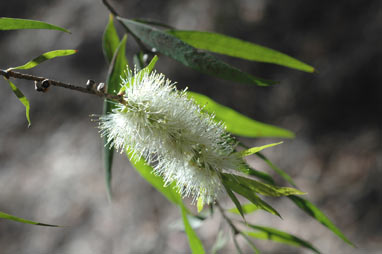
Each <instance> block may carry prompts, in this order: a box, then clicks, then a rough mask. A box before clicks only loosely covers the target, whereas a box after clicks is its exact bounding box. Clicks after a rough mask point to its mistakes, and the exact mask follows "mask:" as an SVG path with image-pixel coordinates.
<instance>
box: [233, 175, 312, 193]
mask: <svg viewBox="0 0 382 254" xmlns="http://www.w3.org/2000/svg"><path fill="white" fill-rule="evenodd" d="M231 181H234V182H236V184H240V185H241V186H243V187H245V188H248V189H251V190H253V191H254V192H256V193H259V194H261V195H265V196H271V197H281V196H289V195H304V194H306V193H305V192H302V191H300V190H297V189H295V188H291V187H278V186H275V185H271V184H266V183H262V182H259V181H256V180H253V179H249V178H245V177H241V176H235V177H234V178H231Z"/></svg>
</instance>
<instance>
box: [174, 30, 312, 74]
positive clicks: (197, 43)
mask: <svg viewBox="0 0 382 254" xmlns="http://www.w3.org/2000/svg"><path fill="white" fill-rule="evenodd" d="M167 32H168V33H170V34H172V35H174V36H176V37H177V38H179V39H181V40H182V41H184V42H186V43H188V44H190V45H192V46H194V47H195V48H198V49H204V50H208V51H211V52H215V53H219V54H224V55H229V56H233V57H239V58H243V59H247V60H251V61H257V62H265V63H273V64H278V65H282V66H286V67H289V68H294V69H297V70H301V71H306V72H314V68H313V67H312V66H309V65H307V64H305V63H303V62H301V61H299V60H297V59H295V58H293V57H290V56H288V55H286V54H283V53H281V52H278V51H276V50H273V49H270V48H266V47H263V46H260V45H257V44H254V43H250V42H247V41H243V40H240V39H237V38H233V37H229V36H226V35H223V34H217V33H210V32H201V31H182V30H169V31H167Z"/></svg>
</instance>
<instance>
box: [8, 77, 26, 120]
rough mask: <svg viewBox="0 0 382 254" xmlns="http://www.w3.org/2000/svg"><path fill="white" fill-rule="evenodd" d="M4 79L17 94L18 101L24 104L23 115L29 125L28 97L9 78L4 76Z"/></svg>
mask: <svg viewBox="0 0 382 254" xmlns="http://www.w3.org/2000/svg"><path fill="white" fill-rule="evenodd" d="M4 79H5V80H6V81H8V84H9V86H10V87H11V89H12V92H13V93H14V94H15V95H16V96H17V98H18V99H19V101H20V102H21V103H22V104H23V105H24V107H25V115H26V117H27V120H28V127H30V126H31V119H30V117H29V110H30V105H29V101H28V99H27V98H26V97H25V95H24V94H23V93H22V92H21V91H20V90H19V89H18V88H17V87H16V86H15V85H14V84H13V83H12V82H11V81H10V80H9V79H6V78H4Z"/></svg>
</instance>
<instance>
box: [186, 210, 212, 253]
mask: <svg viewBox="0 0 382 254" xmlns="http://www.w3.org/2000/svg"><path fill="white" fill-rule="evenodd" d="M180 208H181V211H182V219H183V223H184V229H185V231H186V234H187V238H188V243H189V244H190V248H191V251H192V254H204V253H206V252H205V250H204V248H203V244H202V242H201V241H200V239H199V237H198V236H197V235H196V233H195V231H194V229H193V228H192V227H191V225H190V222H189V221H188V218H187V209H186V208H185V206H184V205H183V203H181V205H180Z"/></svg>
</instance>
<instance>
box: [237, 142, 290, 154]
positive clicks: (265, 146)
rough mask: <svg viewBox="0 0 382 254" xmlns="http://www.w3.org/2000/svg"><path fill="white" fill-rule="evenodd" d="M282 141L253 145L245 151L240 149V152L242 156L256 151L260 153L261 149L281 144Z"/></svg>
mask: <svg viewBox="0 0 382 254" xmlns="http://www.w3.org/2000/svg"><path fill="white" fill-rule="evenodd" d="M282 143H283V142H278V143H273V144H268V145H264V146H256V147H252V148H249V149H247V150H244V151H240V152H238V153H239V154H240V156H241V157H246V156H249V155H252V154H254V153H258V152H260V151H261V150H264V149H266V148H269V147H272V146H277V145H280V144H282Z"/></svg>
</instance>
